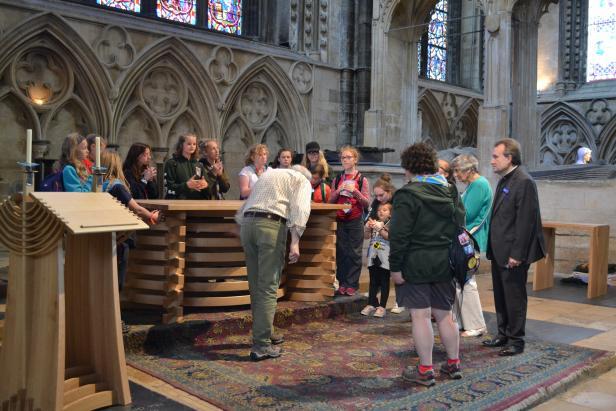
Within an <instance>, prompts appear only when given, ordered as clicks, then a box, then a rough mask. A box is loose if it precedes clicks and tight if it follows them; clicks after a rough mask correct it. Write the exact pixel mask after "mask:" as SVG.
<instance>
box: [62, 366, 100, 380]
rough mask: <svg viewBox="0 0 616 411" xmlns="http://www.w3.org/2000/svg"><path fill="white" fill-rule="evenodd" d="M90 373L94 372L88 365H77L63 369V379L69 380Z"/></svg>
mask: <svg viewBox="0 0 616 411" xmlns="http://www.w3.org/2000/svg"><path fill="white" fill-rule="evenodd" d="M92 372H94V370H93V369H92V367H90V366H89V365H79V366H75V367H70V368H67V369H65V370H64V378H65V379H69V378H74V377H79V376H82V375H88V374H91V373H92Z"/></svg>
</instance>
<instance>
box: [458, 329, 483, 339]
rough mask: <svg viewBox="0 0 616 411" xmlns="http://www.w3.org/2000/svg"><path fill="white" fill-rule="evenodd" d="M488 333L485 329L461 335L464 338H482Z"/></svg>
mask: <svg viewBox="0 0 616 411" xmlns="http://www.w3.org/2000/svg"><path fill="white" fill-rule="evenodd" d="M485 333H486V329H485V328H478V329H476V330H466V331H464V332H462V333H461V334H460V336H462V337H481V336H482V335H484V334H485Z"/></svg>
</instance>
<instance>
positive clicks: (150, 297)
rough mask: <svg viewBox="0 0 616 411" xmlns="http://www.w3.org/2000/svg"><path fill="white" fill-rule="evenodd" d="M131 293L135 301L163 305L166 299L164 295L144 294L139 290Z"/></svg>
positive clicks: (131, 298) (132, 299)
mask: <svg viewBox="0 0 616 411" xmlns="http://www.w3.org/2000/svg"><path fill="white" fill-rule="evenodd" d="M130 294H131V297H130V300H131V301H132V302H134V303H139V304H150V305H158V306H161V307H162V305H163V302H164V301H165V296H164V295H155V294H144V293H141V292H137V291H132V292H131V293H130Z"/></svg>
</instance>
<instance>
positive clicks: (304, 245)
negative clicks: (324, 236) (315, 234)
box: [299, 240, 336, 255]
mask: <svg viewBox="0 0 616 411" xmlns="http://www.w3.org/2000/svg"><path fill="white" fill-rule="evenodd" d="M299 250H300V252H307V251H312V250H315V251H319V252H321V251H322V252H325V253H327V255H335V254H336V246H335V245H334V244H332V245H324V244H323V243H322V242H320V241H303V240H301V241H300V242H299Z"/></svg>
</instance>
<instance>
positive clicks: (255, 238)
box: [240, 217, 287, 347]
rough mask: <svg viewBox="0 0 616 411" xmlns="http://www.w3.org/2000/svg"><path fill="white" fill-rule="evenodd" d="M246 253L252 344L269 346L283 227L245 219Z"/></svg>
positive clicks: (283, 243) (281, 260) (284, 240)
mask: <svg viewBox="0 0 616 411" xmlns="http://www.w3.org/2000/svg"><path fill="white" fill-rule="evenodd" d="M240 236H241V239H242V246H243V247H244V253H245V254H246V267H247V269H248V287H249V289H250V308H251V310H252V342H253V345H255V346H262V347H264V346H268V345H270V344H271V340H270V337H271V336H272V329H273V325H274V314H276V293H277V291H278V287H279V285H280V275H281V273H282V268H283V267H284V257H285V252H286V245H287V227H286V225H285V224H283V223H281V222H278V221H273V220H270V219H267V218H259V217H255V218H252V217H248V218H244V221H243V222H242V227H241V231H240Z"/></svg>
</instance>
